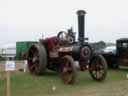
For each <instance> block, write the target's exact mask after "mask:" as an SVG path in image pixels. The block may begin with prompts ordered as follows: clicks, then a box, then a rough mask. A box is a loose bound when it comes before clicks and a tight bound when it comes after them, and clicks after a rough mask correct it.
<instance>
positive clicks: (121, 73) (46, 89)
mask: <svg viewBox="0 0 128 96" xmlns="http://www.w3.org/2000/svg"><path fill="white" fill-rule="evenodd" d="M1 74H2V76H1V77H3V78H1V79H0V96H6V78H5V75H6V74H5V73H4V72H2V73H1ZM126 74H128V70H116V71H114V70H109V71H108V76H107V78H106V80H105V81H104V82H96V81H94V80H92V78H91V77H90V75H89V74H88V72H87V71H86V72H79V74H78V81H77V83H76V84H75V85H65V84H63V82H62V81H61V80H60V78H59V76H57V74H56V73H49V74H46V75H45V76H39V77H37V76H33V75H30V74H29V73H12V74H11V96H80V95H79V94H86V96H88V95H87V94H90V93H91V94H92V92H93V93H94V92H95V91H96V92H100V91H104V92H107V89H108V90H109V91H111V90H110V88H112V87H119V86H120V85H119V84H120V83H119V82H122V83H121V84H124V85H127V86H128V80H127V79H126ZM123 82H124V83H123ZM125 82H127V84H126V83H125ZM52 86H56V90H55V91H52ZM121 86H122V85H121ZM126 88H128V87H126ZM85 91H86V92H85ZM109 91H108V92H109ZM89 92H90V93H89ZM94 94H95V93H94ZM81 96H82V95H81ZM89 96H95V95H89ZM97 96H98V95H97ZM99 96H100V95H99ZM101 96H102V95H101ZM104 96H107V95H104Z"/></svg>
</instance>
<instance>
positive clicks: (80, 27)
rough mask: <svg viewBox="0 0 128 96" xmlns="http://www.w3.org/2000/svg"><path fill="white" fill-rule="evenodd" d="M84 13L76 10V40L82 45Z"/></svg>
mask: <svg viewBox="0 0 128 96" xmlns="http://www.w3.org/2000/svg"><path fill="white" fill-rule="evenodd" d="M85 14H86V12H85V11H84V10H78V11H77V15H78V40H79V42H80V43H81V44H83V43H84V40H85V38H84V25H85V24H84V17H85Z"/></svg>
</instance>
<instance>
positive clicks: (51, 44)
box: [46, 37, 59, 50]
mask: <svg viewBox="0 0 128 96" xmlns="http://www.w3.org/2000/svg"><path fill="white" fill-rule="evenodd" d="M46 42H47V47H48V50H51V49H53V48H56V47H57V45H58V42H59V38H58V37H51V38H47V39H46Z"/></svg>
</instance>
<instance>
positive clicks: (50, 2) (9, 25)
mask: <svg viewBox="0 0 128 96" xmlns="http://www.w3.org/2000/svg"><path fill="white" fill-rule="evenodd" d="M78 9H82V10H86V11H87V14H86V20H85V22H86V25H85V31H86V33H85V35H86V36H87V37H89V41H93V42H95V41H99V40H104V41H107V42H114V41H115V40H116V39H117V38H120V37H128V27H127V26H128V1H127V0H0V44H2V43H11V42H15V41H24V40H27V41H28V40H38V39H39V38H41V37H42V34H43V36H44V37H48V36H54V35H56V34H57V33H58V32H59V31H61V30H64V31H66V30H67V29H68V28H70V27H71V26H72V27H73V29H74V31H75V32H78V31H77V30H78V27H77V15H76V11H77V10H78Z"/></svg>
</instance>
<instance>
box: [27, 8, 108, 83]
mask: <svg viewBox="0 0 128 96" xmlns="http://www.w3.org/2000/svg"><path fill="white" fill-rule="evenodd" d="M77 14H78V32H79V36H78V41H76V40H75V33H74V32H73V31H72V28H71V29H69V30H68V32H64V31H61V32H59V33H58V34H57V36H54V37H50V38H46V39H41V40H40V42H39V43H38V44H34V45H32V46H31V47H30V48H29V52H28V68H29V71H30V73H32V74H35V75H41V74H42V75H43V74H44V73H45V72H46V69H50V70H54V71H57V72H58V73H59V76H60V77H61V79H62V81H63V82H64V83H66V84H73V83H75V81H76V77H77V72H78V69H79V70H81V71H84V70H89V73H90V75H91V77H92V78H93V79H94V80H97V81H102V80H104V79H105V77H106V73H107V72H106V70H107V64H106V61H105V59H104V58H103V56H102V55H100V54H95V53H94V51H93V50H92V48H91V47H90V45H89V44H88V42H85V39H86V38H84V15H85V14H86V12H85V11H84V10H79V11H78V12H77ZM76 63H77V64H76ZM76 65H78V66H76Z"/></svg>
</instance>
